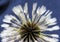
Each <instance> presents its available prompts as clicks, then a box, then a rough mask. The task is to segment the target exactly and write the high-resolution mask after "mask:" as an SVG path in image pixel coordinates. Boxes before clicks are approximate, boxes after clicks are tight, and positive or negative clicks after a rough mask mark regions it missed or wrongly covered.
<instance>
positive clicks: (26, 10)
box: [24, 3, 28, 14]
mask: <svg viewBox="0 0 60 42" xmlns="http://www.w3.org/2000/svg"><path fill="white" fill-rule="evenodd" d="M24 13H26V14H27V13H28V5H27V3H25V6H24Z"/></svg>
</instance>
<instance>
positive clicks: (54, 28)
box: [46, 26, 60, 31]
mask: <svg viewBox="0 0 60 42" xmlns="http://www.w3.org/2000/svg"><path fill="white" fill-rule="evenodd" d="M59 29H60V28H59V26H54V27H52V28H48V29H46V30H47V31H54V30H59Z"/></svg>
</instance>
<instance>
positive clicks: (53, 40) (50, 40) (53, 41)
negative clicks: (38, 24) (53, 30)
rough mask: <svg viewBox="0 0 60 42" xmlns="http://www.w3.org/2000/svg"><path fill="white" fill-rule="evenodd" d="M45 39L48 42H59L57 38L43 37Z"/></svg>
mask: <svg viewBox="0 0 60 42" xmlns="http://www.w3.org/2000/svg"><path fill="white" fill-rule="evenodd" d="M43 39H45V40H46V41H49V42H58V41H59V40H58V39H56V38H49V37H43Z"/></svg>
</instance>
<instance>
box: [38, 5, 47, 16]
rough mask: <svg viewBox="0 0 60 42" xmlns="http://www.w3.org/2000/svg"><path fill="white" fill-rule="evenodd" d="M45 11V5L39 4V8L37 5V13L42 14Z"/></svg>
mask: <svg viewBox="0 0 60 42" xmlns="http://www.w3.org/2000/svg"><path fill="white" fill-rule="evenodd" d="M45 11H46V7H45V6H41V8H40V7H39V8H38V9H37V14H38V15H42V14H43V13H45Z"/></svg>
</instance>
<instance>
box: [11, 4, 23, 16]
mask: <svg viewBox="0 0 60 42" xmlns="http://www.w3.org/2000/svg"><path fill="white" fill-rule="evenodd" d="M12 10H13V12H14V13H15V14H16V15H17V16H19V14H20V13H21V12H23V9H22V7H21V5H18V6H15V7H14V8H13V9H12Z"/></svg>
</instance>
